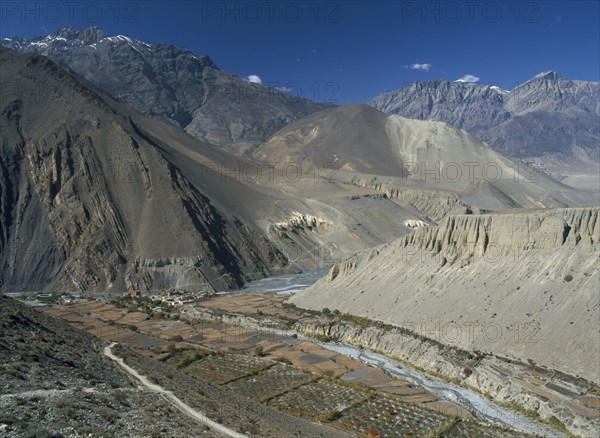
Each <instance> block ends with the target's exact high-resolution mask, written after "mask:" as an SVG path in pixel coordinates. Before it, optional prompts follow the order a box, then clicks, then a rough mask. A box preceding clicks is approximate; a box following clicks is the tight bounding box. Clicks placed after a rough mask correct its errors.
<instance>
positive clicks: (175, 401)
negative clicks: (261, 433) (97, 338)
mask: <svg viewBox="0 0 600 438" xmlns="http://www.w3.org/2000/svg"><path fill="white" fill-rule="evenodd" d="M115 345H117V343H116V342H113V343H112V344H110V345H108V346H106V347H104V351H103V353H104V355H105V356H107V357H108V358H110V359H112V360H114V361H115V362H117V363H118V364H119V366H120V367H121V368H123V370H125V372H126V373H127V374H129V375H131V376H133V377H135V378H136V379H137V380H139V381H140V382H141V383H142V384H143V385H144V386H145V387H146V388H148V389H149V390H150V391H152V392H156V393H158V394H160V395H162V396H163V397H164V398H165V399H166V400H167V401H168V402H169V403H171V405H173V406H174V407H175V408H177V409H179V410H180V411H181V412H183V413H184V414H186V415H187V416H188V417H190V418H192V419H194V420H196V421H199V422H200V423H203V424H205V425H207V426H208V427H210V428H211V429H212V430H214V431H216V432H219V433H221V434H223V435H225V436H228V437H233V438H248V437H247V436H246V435H243V434H241V433H238V432H236V431H235V430H232V429H229V428H228V427H226V426H223V425H222V424H220V423H217V422H216V421H214V420H211V419H210V418H208V417H207V416H206V415H204V414H203V413H202V412H200V411H197V410H196V409H194V408H192V407H191V406H190V405H188V404H186V403H184V402H183V401H181V400H180V399H179V398H178V397H177V396H176V395H175V394H173V393H172V392H171V391H167V390H166V389H164V388H163V387H162V386H160V385H156V384H154V383H152V382H151V381H150V380H148V378H147V377H146V376H142V375H141V374H140V373H138V372H137V371H136V370H134V369H133V368H131V367H130V366H129V365H127V364H126V363H125V361H124V360H123V359H121V358H120V357H117V356H115V355H114V354H113V352H112V347H114V346H115Z"/></svg>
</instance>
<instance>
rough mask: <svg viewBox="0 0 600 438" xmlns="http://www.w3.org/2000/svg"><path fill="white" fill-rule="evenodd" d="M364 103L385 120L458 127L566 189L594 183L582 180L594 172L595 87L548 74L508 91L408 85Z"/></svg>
mask: <svg viewBox="0 0 600 438" xmlns="http://www.w3.org/2000/svg"><path fill="white" fill-rule="evenodd" d="M369 104H370V105H372V106H373V107H375V108H377V109H378V110H380V111H383V112H385V113H388V114H398V115H401V116H403V117H408V118H412V119H421V120H437V121H443V122H447V123H449V124H451V125H452V126H455V127H457V128H461V129H465V130H467V131H469V132H470V133H472V134H473V135H475V136H477V137H479V138H481V139H482V140H484V141H486V142H487V143H489V144H490V145H491V146H492V147H494V148H496V149H497V150H499V151H501V152H504V153H507V154H510V155H513V156H515V157H517V158H521V159H523V160H524V161H526V162H528V163H530V164H533V165H535V166H537V167H538V168H541V169H543V170H545V171H547V172H548V173H551V174H552V175H553V176H555V177H558V178H562V177H565V176H568V178H567V179H566V180H565V182H567V183H570V184H574V185H583V186H586V185H588V183H590V182H592V183H593V184H595V182H594V181H590V179H589V178H591V177H593V176H594V175H597V174H598V172H599V163H600V147H599V145H600V83H598V82H585V81H573V80H570V79H566V78H564V77H562V76H560V75H559V74H558V73H557V72H555V71H547V72H543V73H540V74H538V75H536V76H534V77H533V78H532V79H530V80H529V81H527V82H525V83H523V84H521V85H519V86H518V87H516V88H515V89H513V90H510V91H506V90H502V89H500V88H499V87H496V86H489V85H480V84H472V83H465V82H448V81H431V82H415V83H413V84H411V85H410V86H407V87H405V88H402V89H400V90H396V91H389V92H386V93H383V94H381V95H379V96H377V97H375V98H374V99H373V100H371V101H370V102H369ZM588 177H589V178H588ZM596 181H597V180H596Z"/></svg>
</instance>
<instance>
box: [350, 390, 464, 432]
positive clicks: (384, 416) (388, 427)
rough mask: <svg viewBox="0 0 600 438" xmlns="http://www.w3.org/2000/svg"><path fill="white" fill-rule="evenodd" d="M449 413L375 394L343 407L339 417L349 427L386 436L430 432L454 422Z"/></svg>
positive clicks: (357, 430) (355, 430)
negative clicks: (447, 414) (343, 409)
mask: <svg viewBox="0 0 600 438" xmlns="http://www.w3.org/2000/svg"><path fill="white" fill-rule="evenodd" d="M455 421H456V419H455V418H452V417H448V416H445V415H442V414H438V413H436V412H432V411H430V410H427V409H422V408H419V407H417V406H415V405H411V404H409V403H403V402H401V401H400V400H398V398H397V397H393V396H381V395H379V396H376V397H373V398H371V399H369V400H366V401H365V402H364V403H360V404H359V405H356V406H353V407H352V408H350V409H348V410H347V411H344V413H343V416H342V417H341V418H340V419H339V420H338V422H339V424H340V425H341V426H342V427H343V428H344V429H346V430H350V431H353V432H359V433H364V434H369V433H370V434H371V435H373V434H374V433H376V435H375V436H380V437H382V438H384V437H398V436H402V437H409V436H427V434H428V433H430V432H433V431H436V430H440V429H441V428H442V427H444V426H446V425H448V426H449V425H451V424H452V423H454V422H455Z"/></svg>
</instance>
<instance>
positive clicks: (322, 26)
mask: <svg viewBox="0 0 600 438" xmlns="http://www.w3.org/2000/svg"><path fill="white" fill-rule="evenodd" d="M0 13H1V16H0V37H1V38H6V37H10V36H19V37H24V38H31V37H33V36H39V35H46V34H49V33H52V32H54V31H56V30H58V29H60V28H63V27H65V26H73V27H75V28H78V29H82V28H85V27H90V26H99V27H100V28H101V29H102V30H103V31H104V32H106V34H107V35H118V34H121V35H126V36H128V37H131V38H134V39H138V40H141V41H144V42H147V43H149V44H157V43H159V42H164V43H168V44H172V45H175V46H180V47H185V48H187V49H189V50H191V51H192V52H193V53H195V54H197V55H208V56H210V57H211V59H213V60H214V62H215V63H216V64H217V65H218V66H219V67H220V68H222V69H223V70H225V71H228V72H231V73H235V74H237V75H239V76H241V77H244V78H247V79H250V80H251V81H254V82H262V83H264V84H267V85H271V86H275V87H284V88H285V87H287V88H291V89H294V90H297V93H299V94H301V95H302V96H304V97H307V98H310V99H313V100H316V101H322V102H332V103H336V104H343V103H348V102H366V101H368V100H370V99H372V98H373V97H375V96H376V95H378V94H380V93H382V92H385V91H391V90H395V89H399V88H402V87H404V86H406V85H408V84H410V83H412V82H414V81H430V80H437V79H440V80H448V81H455V80H462V81H464V82H473V83H481V84H488V85H496V86H498V87H500V88H501V89H506V90H511V89H513V88H515V87H516V86H517V85H518V84H520V83H523V82H525V81H527V80H529V79H531V78H532V77H533V76H535V75H536V74H538V73H540V72H542V71H547V70H556V71H558V72H559V73H560V74H561V75H563V76H564V77H567V78H569V79H576V80H587V81H600V58H599V55H598V54H599V53H600V2H597V1H592V0H590V1H571V2H567V1H448V2H446V1H427V2H424V1H379V2H377V1H375V2H363V1H322V2H311V1H282V2H272V1H198V2H193V1H174V2H164V1H104V2H98V1H95V2H87V1H82V2H70V1H65V2H61V1H52V2H43V1H14V2H11V1H3V2H2V3H1V5H0Z"/></svg>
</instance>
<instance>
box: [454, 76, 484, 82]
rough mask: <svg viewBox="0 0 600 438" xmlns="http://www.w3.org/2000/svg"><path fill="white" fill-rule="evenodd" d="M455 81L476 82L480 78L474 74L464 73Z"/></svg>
mask: <svg viewBox="0 0 600 438" xmlns="http://www.w3.org/2000/svg"><path fill="white" fill-rule="evenodd" d="M454 82H469V83H471V84H474V83H475V82H479V78H478V77H477V76H473V75H464V76H463V77H462V78H458V79H457V80H455V81H454Z"/></svg>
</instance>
